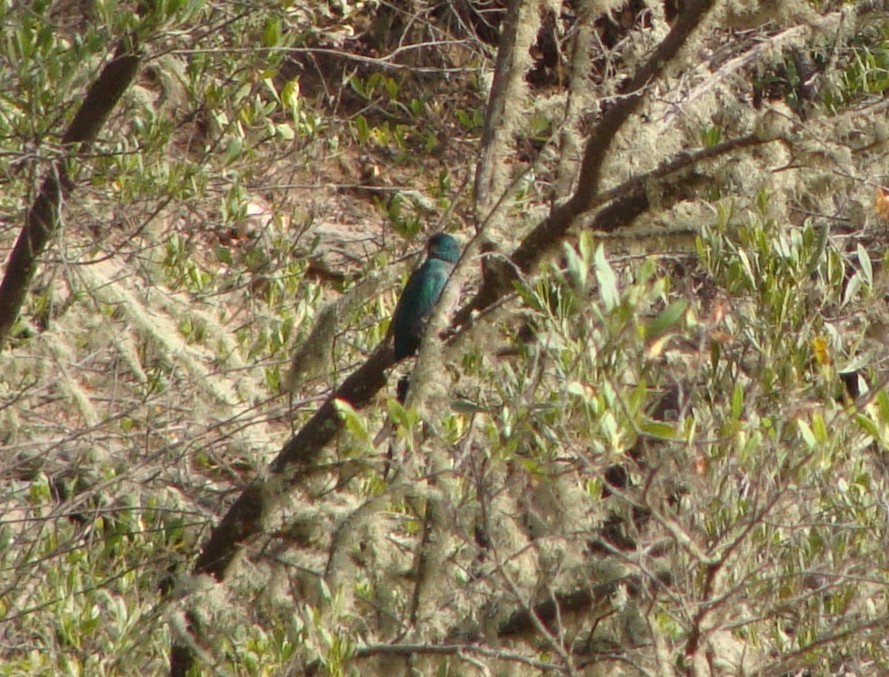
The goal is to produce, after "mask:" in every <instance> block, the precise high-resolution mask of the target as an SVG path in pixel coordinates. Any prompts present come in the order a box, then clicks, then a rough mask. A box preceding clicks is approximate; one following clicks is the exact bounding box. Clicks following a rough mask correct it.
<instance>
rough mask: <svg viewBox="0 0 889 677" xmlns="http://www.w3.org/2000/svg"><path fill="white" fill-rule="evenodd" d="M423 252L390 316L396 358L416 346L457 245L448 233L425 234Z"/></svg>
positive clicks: (455, 256) (457, 252)
mask: <svg viewBox="0 0 889 677" xmlns="http://www.w3.org/2000/svg"><path fill="white" fill-rule="evenodd" d="M426 254H427V256H426V260H425V261H424V262H423V265H421V266H420V267H419V268H417V269H416V270H415V271H414V272H413V273H412V274H411V276H410V278H408V281H407V284H406V285H405V287H404V291H402V292H401V297H400V298H399V299H398V305H396V306H395V314H394V315H393V316H392V325H393V334H394V336H395V359H396V360H403V359H404V358H406V357H410V356H411V355H414V354H415V353H416V352H417V349H418V348H419V347H420V341H421V340H422V338H423V334H424V333H425V331H426V325H427V323H428V322H429V318H430V317H431V316H432V311H433V310H434V309H435V304H436V303H437V302H438V299H439V297H441V292H442V291H443V290H444V287H445V284H446V283H447V281H448V277H450V275H451V271H452V270H453V269H454V264H455V263H456V262H457V260H458V259H459V258H460V245H459V244H458V243H457V241H456V240H455V239H454V238H453V237H451V236H450V235H447V234H445V233H437V234H435V235H433V236H432V237H431V238H429V242H428V243H427V245H426Z"/></svg>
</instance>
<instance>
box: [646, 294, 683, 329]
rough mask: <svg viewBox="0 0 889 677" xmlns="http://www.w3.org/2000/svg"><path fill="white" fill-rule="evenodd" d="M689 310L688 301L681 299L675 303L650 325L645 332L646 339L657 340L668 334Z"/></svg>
mask: <svg viewBox="0 0 889 677" xmlns="http://www.w3.org/2000/svg"><path fill="white" fill-rule="evenodd" d="M687 308H688V300H687V299H679V300H677V301H673V303H671V304H670V305H669V306H667V307H666V308H665V309H664V310H663V311H661V313H660V314H659V315H658V316H657V317H656V318H654V319H653V320H652V321H651V322H649V323H648V326H647V327H646V330H645V337H646V338H648V339H656V338H658V337H660V336H661V335H662V334H664V333H666V332H667V331H669V330H670V329H672V328H673V326H674V325H676V324H677V323H678V322H679V320H680V319H682V316H683V315H684V314H685V311H686V309H687Z"/></svg>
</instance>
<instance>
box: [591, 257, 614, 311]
mask: <svg viewBox="0 0 889 677" xmlns="http://www.w3.org/2000/svg"><path fill="white" fill-rule="evenodd" d="M594 265H595V268H596V281H597V282H598V283H599V298H601V299H602V303H603V304H604V305H605V308H606V309H607V310H613V309H614V308H616V307H617V305H618V303H619V302H620V293H619V292H618V289H617V275H615V273H614V269H613V268H612V267H611V264H610V263H608V259H607V258H605V248H604V247H603V246H602V244H601V243H600V244H599V246H598V247H597V248H596V255H595V257H594Z"/></svg>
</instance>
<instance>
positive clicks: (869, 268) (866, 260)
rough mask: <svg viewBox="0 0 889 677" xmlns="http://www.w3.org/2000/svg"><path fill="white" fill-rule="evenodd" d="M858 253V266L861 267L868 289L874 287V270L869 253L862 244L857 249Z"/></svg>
mask: <svg viewBox="0 0 889 677" xmlns="http://www.w3.org/2000/svg"><path fill="white" fill-rule="evenodd" d="M856 251H857V253H858V265H860V266H861V276H862V277H863V278H864V281H865V282H867V286H868V287H873V285H874V268H873V265H872V264H871V260H870V254H868V253H867V249H865V248H864V247H862V246H861V245H860V244H859V245H858V247H857V249H856Z"/></svg>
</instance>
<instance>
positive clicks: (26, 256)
mask: <svg viewBox="0 0 889 677" xmlns="http://www.w3.org/2000/svg"><path fill="white" fill-rule="evenodd" d="M140 62H141V57H140V55H139V53H138V51H137V50H134V49H133V48H132V47H130V46H128V45H127V44H126V43H124V42H122V43H121V44H120V45H119V46H118V48H117V51H116V53H115V55H114V57H113V58H112V59H111V61H109V62H108V63H107V64H106V65H105V67H104V68H103V69H102V72H101V73H100V74H99V77H98V78H97V79H96V80H95V81H94V82H93V84H92V85H91V86H90V88H89V90H88V91H87V94H86V98H85V99H84V101H83V103H82V104H81V106H80V108H79V109H78V111H77V114H76V115H75V116H74V119H73V120H72V121H71V124H70V125H69V127H68V130H67V131H66V132H65V135H64V137H62V156H61V157H60V158H59V159H57V160H56V161H55V162H53V164H52V166H51V167H50V169H49V171H48V172H47V174H46V177H45V178H44V179H43V183H42V185H41V187H40V192H39V193H38V194H37V197H36V199H35V200H34V203H33V204H32V205H31V208H30V209H29V210H28V215H27V218H26V220H25V226H24V228H22V231H21V232H20V233H19V236H18V239H17V240H16V243H15V246H14V247H13V250H12V253H11V254H10V256H9V260H8V261H7V263H6V273H5V274H4V276H3V282H2V283H0V350H2V347H3V345H4V344H5V343H6V339H8V338H9V333H10V331H11V330H12V328H13V326H14V325H15V322H16V319H18V316H19V313H20V312H21V308H22V304H23V303H24V301H25V295H26V294H27V293H28V287H29V285H30V284H31V280H32V279H33V277H34V272H35V271H36V270H37V264H38V263H39V260H40V255H41V254H42V253H43V251H44V250H45V249H46V246H47V244H48V243H49V241H50V240H51V239H52V238H53V236H54V235H55V234H56V231H57V230H58V227H59V222H60V220H61V211H62V203H63V202H64V200H65V198H66V197H67V196H68V195H69V194H70V192H71V190H72V189H73V182H72V181H71V178H70V176H69V175H68V164H69V162H70V161H71V160H74V159H76V158H78V157H82V156H83V155H85V154H86V152H87V151H88V150H89V148H90V146H91V145H92V143H93V141H95V139H96V137H97V136H98V134H99V131H100V130H101V129H102V125H104V124H105V121H106V120H107V119H108V116H109V115H110V114H111V111H112V110H113V109H114V106H115V105H117V102H118V101H119V100H120V97H121V96H122V95H123V93H124V92H125V91H126V90H127V88H128V87H129V86H130V83H132V81H133V79H134V78H135V77H136V73H137V72H138V70H139V64H140Z"/></svg>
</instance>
